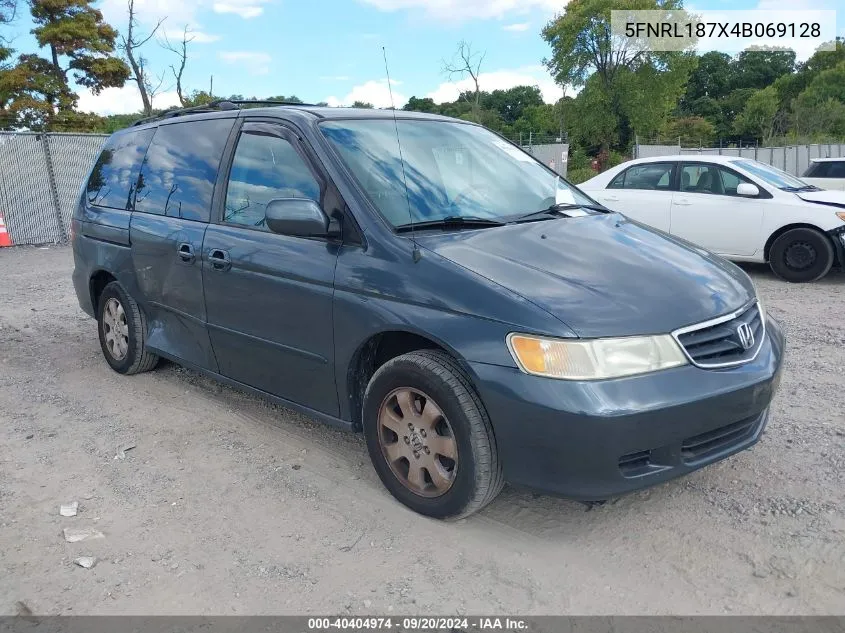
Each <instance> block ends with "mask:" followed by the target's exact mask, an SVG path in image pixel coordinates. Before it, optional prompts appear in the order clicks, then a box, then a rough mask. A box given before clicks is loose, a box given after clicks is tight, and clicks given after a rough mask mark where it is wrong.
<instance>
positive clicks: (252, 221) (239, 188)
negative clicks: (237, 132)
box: [223, 132, 320, 230]
mask: <svg viewBox="0 0 845 633" xmlns="http://www.w3.org/2000/svg"><path fill="white" fill-rule="evenodd" d="M276 198H309V199H311V200H314V201H315V202H317V203H319V202H320V184H319V183H318V182H317V179H316V178H315V177H314V175H313V174H312V173H311V170H310V169H309V168H308V165H307V164H306V163H305V161H304V160H303V159H302V157H301V156H300V155H299V153H297V151H296V149H295V148H294V147H293V145H291V143H290V142H289V141H287V140H286V139H284V138H280V137H278V136H270V135H267V134H258V133H252V132H246V133H243V134H241V137H240V139H239V140H238V147H237V149H236V150H235V157H234V159H233V161H232V170H231V172H230V173H229V184H228V187H227V189H226V207H225V210H224V216H223V221H224V222H227V223H229V224H240V225H243V226H250V227H257V228H264V229H265V230H266V227H265V226H264V215H265V210H266V208H267V203H269V202H270V201H271V200H274V199H276Z"/></svg>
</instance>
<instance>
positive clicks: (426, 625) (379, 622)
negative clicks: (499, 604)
mask: <svg viewBox="0 0 845 633" xmlns="http://www.w3.org/2000/svg"><path fill="white" fill-rule="evenodd" d="M527 628H528V624H527V622H526V621H525V620H521V619H519V618H508V617H504V618H500V617H486V618H485V617H476V618H466V617H428V618H427V617H400V618H381V617H343V618H309V619H308V630H309V631H324V630H325V631H328V630H344V629H345V630H355V631H359V630H362V629H365V630H374V631H379V630H381V631H393V630H397V631H473V630H476V631H495V630H501V631H525V630H527Z"/></svg>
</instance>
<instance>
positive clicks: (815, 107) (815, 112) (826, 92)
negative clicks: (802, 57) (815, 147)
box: [795, 61, 845, 136]
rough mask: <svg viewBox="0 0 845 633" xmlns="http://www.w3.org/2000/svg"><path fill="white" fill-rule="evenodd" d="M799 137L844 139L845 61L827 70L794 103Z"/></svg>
mask: <svg viewBox="0 0 845 633" xmlns="http://www.w3.org/2000/svg"><path fill="white" fill-rule="evenodd" d="M795 121H796V128H797V130H798V131H799V133H804V134H809V135H835V136H845V61H843V62H840V63H839V64H838V65H837V66H835V67H833V68H830V69H828V70H824V71H822V72H820V73H818V75H817V76H816V78H815V79H813V81H812V82H810V85H809V86H807V89H806V90H804V91H803V92H802V93H801V94H800V95H798V97H797V98H796V99H795Z"/></svg>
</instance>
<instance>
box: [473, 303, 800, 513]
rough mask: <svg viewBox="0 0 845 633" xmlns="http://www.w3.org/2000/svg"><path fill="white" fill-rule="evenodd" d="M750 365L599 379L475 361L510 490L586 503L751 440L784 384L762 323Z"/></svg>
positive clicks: (776, 344)
mask: <svg viewBox="0 0 845 633" xmlns="http://www.w3.org/2000/svg"><path fill="white" fill-rule="evenodd" d="M766 332H767V333H766V339H765V340H764V342H763V347H762V348H761V350H760V353H759V354H758V355H757V357H756V358H755V359H754V360H753V361H752V362H750V363H747V364H745V365H741V366H739V367H733V368H730V369H722V370H708V369H699V368H698V367H694V366H692V365H688V366H684V367H678V368H675V369H669V370H665V371H661V372H656V373H653V374H647V375H643V376H634V377H630V378H621V379H616V380H604V381H595V382H570V381H562V380H554V379H547V378H538V377H536V376H529V375H526V374H523V373H522V372H520V371H519V370H518V369H515V368H508V367H501V366H497V365H485V364H480V363H472V364H471V365H470V369H471V370H472V372H473V373H474V374H475V376H474V378H475V379H476V385H477V386H478V388H479V393H480V395H481V398H482V400H483V401H484V404H485V405H486V408H487V412H488V414H489V415H490V419H491V422H492V424H493V431H494V434H495V437H496V445H497V448H498V452H499V458H500V460H501V462H502V466H503V469H504V475H505V480H506V481H508V483H510V484H513V485H517V486H525V487H528V488H532V489H535V490H539V491H543V492H548V493H552V494H558V495H561V496H564V497H568V498H572V499H579V500H584V501H595V500H601V499H607V498H609V497H613V496H617V495H620V494H623V493H626V492H631V491H633V490H637V489H639V488H644V487H647V486H651V485H654V484H657V483H660V482H663V481H667V480H669V479H672V478H674V477H678V476H680V475H683V474H686V473H689V472H691V471H693V470H697V469H698V468H701V467H702V466H706V465H707V464H711V463H713V462H716V461H719V460H721V459H724V458H725V457H728V456H729V455H733V454H734V453H737V452H739V451H742V450H744V449H746V448H748V447H750V446H752V445H753V444H755V443H756V442H757V440H758V439H759V438H760V436H761V434H762V433H763V430H764V428H765V426H766V422H767V420H768V408H769V404H770V402H771V400H772V397H773V396H774V394H775V391H776V389H777V386H778V384H779V381H780V376H781V369H782V362H783V352H784V345H785V339H784V336H783V332H782V331H781V328H780V326H779V325H778V324H777V322H776V321H774V320H773V319H771V318H768V319H767V324H766Z"/></svg>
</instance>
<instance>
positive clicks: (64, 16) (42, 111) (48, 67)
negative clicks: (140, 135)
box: [0, 0, 129, 131]
mask: <svg viewBox="0 0 845 633" xmlns="http://www.w3.org/2000/svg"><path fill="white" fill-rule="evenodd" d="M91 4H92V3H91V0H30V2H29V8H30V13H31V15H32V21H33V24H34V25H35V28H33V30H32V33H33V35H35V39H36V41H37V42H38V45H39V47H41V48H47V49H48V52H49V55H48V56H47V57H41V56H39V55H36V54H33V53H27V54H24V55H20V56H19V57H18V59H17V60H16V61H15V62H10V60H11V51H10V50H9V49H8V48H6V47H2V46H0V123H2V126H3V127H4V128H6V129H20V128H28V129H33V130H42V129H48V130H49V129H62V130H66V129H79V130H82V131H87V130H89V129H91V128H92V127H96V126H97V125H99V124H100V122H99V118H98V119H93V118H91V117H90V116H87V115H79V114H78V113H76V112H75V111H74V110H75V108H76V103H77V100H78V97H77V95H76V94H75V93H74V92H73V91H72V90H71V88H70V85H69V80H68V75H70V76H71V77H72V78H73V79H74V81H75V82H76V84H78V85H80V86H84V87H86V88H88V89H90V90H91V91H92V92H93V93H95V94H98V93H99V92H100V91H102V90H103V89H104V88H108V87H112V86H114V87H119V86H122V85H123V84H124V83H125V81H126V80H127V78H128V77H129V68H128V67H127V66H126V64H125V63H124V62H123V61H122V60H121V59H119V58H118V57H116V56H114V55H112V53H114V49H115V38H116V37H117V31H115V29H114V28H112V27H111V26H109V25H108V24H106V23H105V22H104V21H103V16H102V14H101V13H100V12H99V11H98V10H97V9H95V8H94V7H93V6H91ZM10 6H14V3H11V2H9V0H0V21H5V20H6V19H7V17H6V16H7V15H8V10H5V11H4V9H7V7H10Z"/></svg>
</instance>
